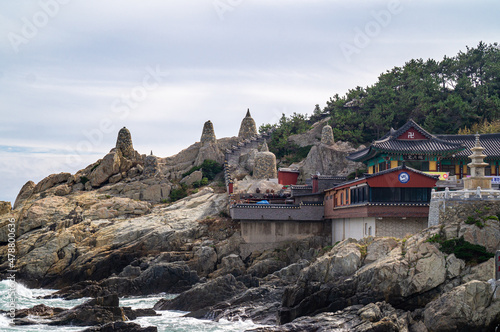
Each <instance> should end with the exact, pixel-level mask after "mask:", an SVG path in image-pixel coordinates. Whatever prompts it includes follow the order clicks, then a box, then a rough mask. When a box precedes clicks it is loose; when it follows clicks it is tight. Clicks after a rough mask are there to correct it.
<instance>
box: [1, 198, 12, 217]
mask: <svg viewBox="0 0 500 332" xmlns="http://www.w3.org/2000/svg"><path fill="white" fill-rule="evenodd" d="M11 210H12V206H11V204H10V202H4V201H0V216H1V215H4V214H7V213H10V211H11Z"/></svg>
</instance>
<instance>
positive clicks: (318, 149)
mask: <svg viewBox="0 0 500 332" xmlns="http://www.w3.org/2000/svg"><path fill="white" fill-rule="evenodd" d="M356 150H357V149H354V147H353V146H352V145H351V144H350V143H345V142H337V143H335V144H333V145H326V144H323V143H316V145H314V146H313V147H312V148H311V150H310V151H309V153H308V154H307V157H306V159H304V160H303V161H302V162H300V163H298V164H295V166H296V167H298V169H299V170H300V173H301V175H300V177H299V179H302V180H305V179H306V178H308V177H309V176H310V175H311V174H316V173H318V172H319V173H320V174H325V175H344V176H345V175H348V174H349V173H351V172H354V171H355V170H357V169H361V168H365V167H366V166H364V164H363V163H356V162H353V161H350V160H348V159H346V157H347V156H348V155H349V154H350V153H353V152H355V151H356ZM290 167H292V166H290Z"/></svg>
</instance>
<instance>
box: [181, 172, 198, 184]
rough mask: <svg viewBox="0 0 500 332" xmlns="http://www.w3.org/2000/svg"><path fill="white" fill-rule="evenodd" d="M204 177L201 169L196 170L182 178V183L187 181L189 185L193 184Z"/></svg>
mask: <svg viewBox="0 0 500 332" xmlns="http://www.w3.org/2000/svg"><path fill="white" fill-rule="evenodd" d="M201 179H203V173H202V172H201V171H194V172H193V173H191V174H189V175H187V176H186V177H184V178H182V180H181V182H180V183H185V184H186V185H187V186H192V185H193V183H195V182H196V181H201Z"/></svg>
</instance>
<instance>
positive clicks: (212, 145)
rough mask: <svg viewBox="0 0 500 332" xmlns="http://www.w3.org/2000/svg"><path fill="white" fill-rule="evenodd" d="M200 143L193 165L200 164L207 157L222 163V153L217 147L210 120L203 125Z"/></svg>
mask: <svg viewBox="0 0 500 332" xmlns="http://www.w3.org/2000/svg"><path fill="white" fill-rule="evenodd" d="M200 143H201V147H200V150H199V151H198V155H197V156H196V159H195V161H194V165H195V166H199V165H201V164H202V163H203V161H205V160H207V159H210V160H215V161H217V162H219V163H221V164H222V162H223V161H224V155H223V153H222V152H221V150H220V148H219V144H218V143H217V139H216V138H215V131H214V126H213V124H212V122H211V121H210V120H209V121H207V122H205V124H204V125H203V132H202V134H201V140H200Z"/></svg>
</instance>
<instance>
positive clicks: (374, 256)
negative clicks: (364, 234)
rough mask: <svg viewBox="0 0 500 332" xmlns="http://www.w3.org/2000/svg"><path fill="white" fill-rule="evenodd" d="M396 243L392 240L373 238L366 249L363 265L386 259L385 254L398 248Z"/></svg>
mask: <svg viewBox="0 0 500 332" xmlns="http://www.w3.org/2000/svg"><path fill="white" fill-rule="evenodd" d="M398 244H399V243H398V241H397V240H396V239H394V238H389V237H382V238H375V239H374V240H373V242H372V243H370V244H369V245H368V246H367V248H366V252H367V254H366V257H365V260H364V264H370V263H373V262H375V261H376V260H378V259H380V258H384V257H387V254H389V252H391V251H392V250H393V249H394V248H396V247H397V246H398Z"/></svg>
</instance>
